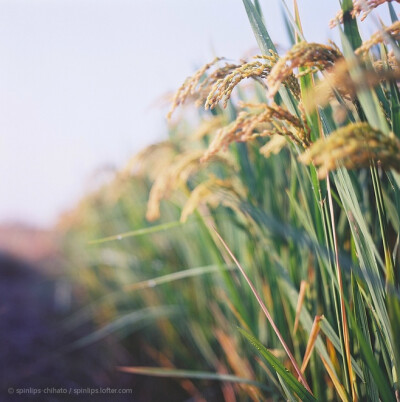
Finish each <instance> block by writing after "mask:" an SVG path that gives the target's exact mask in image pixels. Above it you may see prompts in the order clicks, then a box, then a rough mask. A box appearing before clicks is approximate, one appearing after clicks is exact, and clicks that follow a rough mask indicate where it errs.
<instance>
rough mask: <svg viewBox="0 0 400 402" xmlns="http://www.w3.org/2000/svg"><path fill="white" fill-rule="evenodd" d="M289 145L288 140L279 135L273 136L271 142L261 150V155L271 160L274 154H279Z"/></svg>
mask: <svg viewBox="0 0 400 402" xmlns="http://www.w3.org/2000/svg"><path fill="white" fill-rule="evenodd" d="M286 145H287V141H286V138H285V137H284V136H282V135H279V134H273V135H272V136H271V138H270V139H269V141H268V142H267V143H266V144H265V145H263V146H262V147H261V148H260V154H261V155H264V156H265V157H266V158H269V157H270V156H271V155H272V154H278V153H279V152H280V151H281V150H282V148H284V147H285V146H286Z"/></svg>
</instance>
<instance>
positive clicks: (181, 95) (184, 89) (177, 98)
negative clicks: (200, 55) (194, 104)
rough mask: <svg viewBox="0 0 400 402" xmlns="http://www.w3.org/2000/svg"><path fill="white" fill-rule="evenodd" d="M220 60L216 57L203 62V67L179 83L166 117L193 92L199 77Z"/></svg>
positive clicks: (169, 116)
mask: <svg viewBox="0 0 400 402" xmlns="http://www.w3.org/2000/svg"><path fill="white" fill-rule="evenodd" d="M220 60H221V58H220V57H216V58H215V59H214V60H213V61H211V62H210V63H207V64H205V65H204V66H203V67H201V68H200V69H199V70H197V71H196V73H195V74H194V75H192V76H191V77H188V78H186V80H185V82H184V83H183V84H182V85H181V87H180V88H179V89H178V91H177V92H176V93H175V95H174V98H173V100H172V105H171V109H170V110H169V112H168V114H167V118H168V119H170V118H171V116H172V114H173V113H174V111H175V109H176V108H177V107H178V106H179V105H182V104H183V103H184V102H185V101H186V99H187V98H188V97H189V96H190V95H192V94H194V93H195V91H196V88H197V86H198V85H199V82H200V80H201V78H202V77H203V75H204V74H205V73H206V72H207V70H209V69H210V68H211V67H212V66H214V65H215V64H216V63H218V62H219V61H220Z"/></svg>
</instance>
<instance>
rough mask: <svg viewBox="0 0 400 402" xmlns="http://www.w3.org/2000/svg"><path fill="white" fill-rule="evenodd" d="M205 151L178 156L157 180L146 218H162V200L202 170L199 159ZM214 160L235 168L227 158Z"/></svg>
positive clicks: (188, 152) (151, 193)
mask: <svg viewBox="0 0 400 402" xmlns="http://www.w3.org/2000/svg"><path fill="white" fill-rule="evenodd" d="M203 153H204V150H202V149H195V150H189V151H186V152H184V153H182V154H180V155H178V156H177V157H176V158H175V159H174V161H173V162H172V163H171V164H170V165H169V166H167V167H166V168H165V169H164V171H163V172H162V173H161V174H159V175H158V177H157V178H156V180H155V182H154V184H153V186H152V188H151V190H150V195H149V201H148V203H147V213H146V218H147V219H148V220H149V221H154V220H156V219H158V218H159V217H160V203H161V200H162V199H165V198H168V197H169V196H170V195H171V193H172V191H173V190H175V189H177V188H178V187H179V186H181V185H183V184H186V182H187V181H188V179H189V178H190V177H191V176H192V175H194V174H195V173H196V172H197V171H199V170H200V166H201V165H200V164H199V159H200V158H201V156H202V155H203ZM213 160H217V161H221V162H222V163H223V164H224V165H225V166H230V167H232V168H234V165H233V162H232V161H231V160H229V159H228V158H226V157H222V156H218V157H216V158H213ZM201 169H203V167H201Z"/></svg>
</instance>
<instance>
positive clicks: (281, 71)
mask: <svg viewBox="0 0 400 402" xmlns="http://www.w3.org/2000/svg"><path fill="white" fill-rule="evenodd" d="M342 57H343V55H342V53H341V52H340V50H339V49H338V48H337V47H334V46H328V45H322V44H319V43H307V42H300V43H298V44H296V45H294V46H293V47H292V48H291V49H290V50H289V51H288V52H287V53H286V54H285V55H284V56H283V57H282V58H280V59H279V61H278V62H277V63H276V64H275V65H274V67H273V68H272V70H271V73H270V74H269V76H268V78H267V84H268V87H269V90H268V96H269V97H270V98H273V97H274V96H275V94H276V93H277V92H278V90H279V87H280V85H281V84H282V82H283V81H284V80H286V79H287V78H288V77H289V76H290V74H292V73H293V70H294V69H296V68H298V67H308V68H310V69H313V70H312V71H314V70H324V69H326V68H329V67H332V66H333V65H334V63H335V62H336V61H337V60H340V59H341V58H342ZM310 71H311V70H310Z"/></svg>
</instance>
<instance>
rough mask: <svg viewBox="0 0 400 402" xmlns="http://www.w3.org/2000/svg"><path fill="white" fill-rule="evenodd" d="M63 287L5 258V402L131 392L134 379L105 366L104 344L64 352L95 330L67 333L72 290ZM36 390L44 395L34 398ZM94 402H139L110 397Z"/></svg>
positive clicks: (1, 319)
mask: <svg viewBox="0 0 400 402" xmlns="http://www.w3.org/2000/svg"><path fill="white" fill-rule="evenodd" d="M62 283H63V282H62V281H61V282H60V280H59V279H57V278H52V277H49V276H47V275H44V274H42V273H40V271H38V270H37V269H35V268H34V267H32V266H29V265H28V264H26V263H22V262H19V261H18V260H16V259H14V258H11V257H7V256H5V255H0V401H13V400H15V401H24V400H38V401H58V400H74V401H79V400H82V401H87V400H92V398H89V399H88V395H87V394H85V395H81V396H75V395H74V396H73V397H66V396H65V395H63V394H61V392H62V393H64V390H65V389H67V390H68V392H73V393H76V392H80V391H79V390H82V392H88V390H87V389H88V388H90V389H95V391H91V392H100V388H102V389H104V388H107V387H110V388H125V387H126V388H128V387H129V384H128V381H131V379H129V378H127V376H126V375H124V374H120V373H118V372H116V371H115V370H112V368H111V367H110V365H109V362H107V361H105V360H107V359H105V358H104V356H105V354H104V350H101V348H104V344H103V345H100V344H97V345H96V344H94V345H92V346H88V347H85V348H84V349H82V350H76V351H74V352H68V353H66V352H65V346H66V345H68V344H71V342H73V341H74V340H76V339H78V338H79V337H80V336H81V335H82V333H83V332H84V333H86V332H90V330H91V329H90V328H87V327H86V328H82V327H81V328H79V330H78V331H77V332H75V333H71V332H65V331H63V329H62V326H61V322H62V319H63V318H64V316H65V312H63V305H62V303H63V302H64V303H65V302H67V303H68V289H63V285H62ZM60 286H61V288H60ZM57 299H58V300H57ZM64 308H65V306H64ZM130 385H131V386H132V384H130ZM37 389H40V393H41V395H36V396H35V395H33V393H34V392H35V391H34V390H37ZM46 389H48V391H47V393H46V395H44V392H45V390H46ZM96 389H98V391H96ZM70 390H71V391H70ZM76 390H78V391H76ZM38 392H39V391H38ZM58 392H60V394H58ZM93 400H112V401H114V400H115V401H128V400H135V399H134V398H133V396H123V395H118V396H116V395H114V396H113V397H110V395H108V396H104V397H103V398H100V397H98V396H97V397H93Z"/></svg>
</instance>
